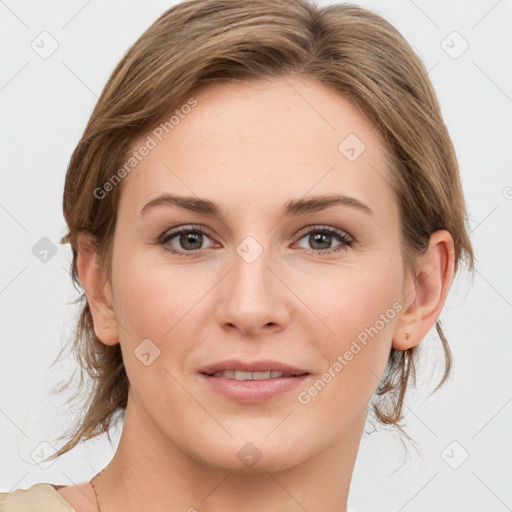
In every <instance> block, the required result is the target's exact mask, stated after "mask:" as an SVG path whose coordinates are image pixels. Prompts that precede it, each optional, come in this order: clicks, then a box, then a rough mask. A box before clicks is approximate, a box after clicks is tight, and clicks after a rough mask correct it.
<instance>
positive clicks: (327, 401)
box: [112, 78, 412, 470]
mask: <svg viewBox="0 0 512 512" xmlns="http://www.w3.org/2000/svg"><path fill="white" fill-rule="evenodd" d="M194 99H195V100H196V101H197V104H195V103H193V102H191V103H189V104H190V105H192V104H194V105H195V106H193V108H190V109H189V108H184V109H181V110H180V109H178V110H179V113H180V115H178V116H177V117H176V118H175V119H174V124H173V125H172V126H173V127H172V128H170V126H171V125H167V126H166V129H162V127H160V129H157V130H156V131H153V132H150V133H148V134H146V135H145V136H144V137H141V138H140V140H139V141H137V143H136V144H135V145H134V147H133V149H134V150H140V148H141V147H142V146H143V145H146V147H147V148H149V149H148V151H145V150H142V151H139V153H138V154H139V157H140V161H139V163H138V164H137V165H136V167H135V168H134V169H133V170H132V171H131V172H130V174H129V175H128V176H127V177H126V178H125V182H124V183H123V187H124V188H123V192H122V197H121V201H120V205H119V211H118V220H117V225H116V231H115V238H114V248H113V263H112V269H113V270H112V271H113V273H112V299H113V309H114V311H115V318H116V320H117V326H118V327H117V333H118V336H119V340H120V343H121V348H122V352H123V358H124V363H125V366H126V369H127V373H128V377H129V380H130V384H131V389H130V399H129V406H128V407H129V409H130V408H132V415H131V422H132V423H131V425H130V428H134V429H138V430H139V432H140V435H141V436H147V438H148V439H149V438H150V437H151V438H152V439H156V438H158V439H161V440H162V439H163V440H164V441H165V442H166V443H170V444H169V446H173V447H174V448H177V449H179V450H180V451H182V452H183V453H186V454H188V455H189V456H191V457H192V458H193V459H195V460H197V461H201V462H204V463H207V464H208V465H213V466H218V467H224V468H232V469H238V470H244V469H245V470H250V468H251V467H252V466H253V465H254V467H255V468H256V470H261V469H262V468H264V469H267V470H270V469H272V470H277V469H282V468H286V467H291V466H293V465H295V464H298V463H300V462H302V461H305V460H306V459H309V458H310V457H312V456H313V455H316V454H319V453H320V452H324V451H325V450H326V449H327V448H332V447H333V446H335V445H336V443H340V442H341V440H342V439H343V438H344V437H345V438H346V437H347V436H350V435H353V436H354V438H360V435H361V429H362V427H363V426H364V421H365V418H366V413H367V407H368V403H369V401H370V399H371V397H372V395H373V393H374V391H375V389H376V387H377V386H378V384H379V381H380V378H381V377H382V374H383V371H384V369H385V366H386V362H387V359H388V355H389V352H390V349H391V346H392V341H393V333H394V330H395V328H396V326H397V321H398V319H399V317H400V315H401V313H400V311H401V310H403V311H405V309H407V305H408V303H409V302H410V300H411V299H412V297H410V296H408V294H407V292H408V289H407V287H408V283H407V282H406V280H405V274H404V268H403V261H402V257H401V248H400V225H399V211H398V206H397V203H396V201H395V199H394V197H393V194H392V190H391V187H390V184H389V181H390V177H389V175H388V173H387V170H386V168H385V149H384V146H383V143H382V141H381V139H380V137H379V134H378V131H377V130H376V129H374V128H373V127H372V125H371V124H369V122H367V121H366V120H365V118H364V117H363V116H362V115H361V113H360V112H359V110H358V109H357V108H356V107H354V106H353V105H352V104H351V103H350V102H348V101H347V100H346V99H345V98H343V97H342V96H340V95H339V94H338V93H336V92H333V91H331V90H330V89H327V88H325V87H324V86H323V85H320V84H318V83H316V82H313V81H306V80H297V79H291V78H290V79H287V80H275V81H270V82H266V83H251V84H247V85H234V84H219V85H215V86H211V87H208V88H206V89H203V90H200V91H199V92H198V94H197V95H194ZM185 112H188V113H185ZM170 115H171V114H170ZM170 115H169V117H170ZM176 119H178V120H179V121H176ZM166 130H167V132H168V133H166ZM148 136H149V138H148ZM150 139H151V141H152V142H150ZM153 146H154V147H153ZM142 153H144V154H146V153H147V154H146V155H145V156H141V155H142ZM171 195H172V196H173V197H174V198H175V199H172V198H171V197H170V196H171ZM343 196H345V197H346V198H350V199H345V200H341V201H339V202H335V201H334V200H333V201H327V200H326V198H330V199H334V198H335V197H338V198H341V197H343ZM166 197H167V198H166ZM184 198H187V199H184ZM155 200H156V201H155ZM178 200H179V201H181V204H182V206H178V205H177V201H178ZM205 202H206V203H205ZM213 210H215V211H214V212H213ZM178 230H182V232H181V234H180V233H178V234H176V232H178ZM409 291H410V290H409ZM233 360H237V361H238V362H233ZM226 361H231V362H227V363H223V362H226ZM262 361H263V365H262V366H260V367H255V366H251V365H252V364H253V363H258V362H262ZM265 361H267V362H268V361H270V363H268V365H267V366H265V363H264V362H265ZM245 365H247V366H245ZM280 365H287V366H289V367H293V368H294V369H295V370H294V372H290V373H293V375H294V376H287V375H288V374H287V373H285V374H283V375H282V376H280V375H281V374H279V373H274V374H270V375H269V374H268V373H263V372H265V371H275V372H279V371H281V370H282V368H281V366H280ZM251 369H253V370H259V373H257V374H256V375H252V373H251V374H246V373H237V374H234V373H233V372H231V373H230V371H234V370H251ZM222 370H226V371H227V373H221V374H218V376H208V375H206V374H205V373H208V374H211V373H214V372H215V371H222ZM301 373H304V374H305V375H302V376H298V374H301ZM219 375H220V376H219ZM235 376H236V377H238V378H256V379H262V380H245V381H240V380H238V379H235V378H233V377H235ZM125 428H126V426H125Z"/></svg>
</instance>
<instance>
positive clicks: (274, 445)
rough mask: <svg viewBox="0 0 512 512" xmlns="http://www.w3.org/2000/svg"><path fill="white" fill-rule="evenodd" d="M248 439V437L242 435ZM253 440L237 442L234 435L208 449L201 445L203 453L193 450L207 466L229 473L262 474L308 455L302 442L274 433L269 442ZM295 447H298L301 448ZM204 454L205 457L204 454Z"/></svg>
mask: <svg viewBox="0 0 512 512" xmlns="http://www.w3.org/2000/svg"><path fill="white" fill-rule="evenodd" d="M244 437H245V438H246V439H250V437H251V436H244ZM254 437H255V438H256V440H255V441H254V442H252V441H249V440H247V441H245V440H244V441H239V440H238V439H237V438H235V439H230V440H229V442H226V443H223V444H218V443H215V445H214V446H211V447H210V448H208V447H206V446H205V447H204V450H205V451H204V452H203V453H197V447H196V456H197V459H198V460H200V461H202V462H203V463H204V464H207V465H208V466H211V467H214V468H216V469H220V470H223V471H230V472H233V473H264V472H276V471H283V470H286V469H289V468H291V467H293V466H296V465H297V464H299V463H301V462H302V461H304V460H306V459H307V458H309V457H310V456H311V455H312V453H306V450H305V448H306V446H305V444H304V442H303V441H302V442H296V441H294V440H293V439H290V438H279V437H278V436H276V438H275V439H273V440H272V441H270V440H266V439H264V438H263V439H262V438H261V437H260V436H254ZM297 446H302V449H301V450H298V449H297ZM205 453H207V454H208V456H207V457H205V456H204V454H205Z"/></svg>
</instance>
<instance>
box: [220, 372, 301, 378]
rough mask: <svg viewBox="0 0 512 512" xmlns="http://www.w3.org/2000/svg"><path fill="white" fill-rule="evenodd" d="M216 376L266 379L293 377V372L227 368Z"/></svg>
mask: <svg viewBox="0 0 512 512" xmlns="http://www.w3.org/2000/svg"><path fill="white" fill-rule="evenodd" d="M213 376H214V377H224V378H227V379H235V380H264V379H278V378H279V377H283V376H284V377H292V374H291V373H285V372H278V371H268V372H244V371H242V370H225V371H222V372H217V373H215V374H214V375H213Z"/></svg>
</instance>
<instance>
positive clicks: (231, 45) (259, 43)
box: [52, 0, 473, 458]
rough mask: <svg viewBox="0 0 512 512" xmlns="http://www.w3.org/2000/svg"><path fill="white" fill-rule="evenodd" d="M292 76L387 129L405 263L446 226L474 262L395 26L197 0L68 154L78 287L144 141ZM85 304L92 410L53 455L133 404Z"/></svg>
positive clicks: (112, 93) (339, 14)
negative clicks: (82, 262)
mask: <svg viewBox="0 0 512 512" xmlns="http://www.w3.org/2000/svg"><path fill="white" fill-rule="evenodd" d="M290 76H297V77H303V78H307V79H312V80H315V81H317V82H320V83H322V84H325V85H326V86H328V87H330V88H332V89H334V90H335V91H337V92H339V93H340V94H341V95H343V96H344V97H346V98H347V99H349V100H350V101H351V102H353V103H354V104H355V105H357V106H358V107H359V108H360V109H361V111H362V112H363V113H364V115H366V116H367V118H368V119H369V120H370V121H371V122H372V123H373V124H374V125H375V126H376V128H377V129H378V130H379V132H380V134H381V135H382V137H383V140H384V141H385V143H386V145H387V148H388V149H389V154H390V163H389V165H390V167H391V173H392V177H393V183H392V186H393V191H394V193H395V196H396V200H397V202H398V205H399V207H400V215H401V229H402V252H403V256H404V263H405V265H406V268H407V269H408V270H409V271H412V270H414V261H415V257H416V256H417V255H418V254H421V253H422V252H423V251H424V250H425V249H426V248H427V246H428V241H429V237H430V235H431V234H432V233H433V232H435V231H437V230H441V229H445V230H447V231H449V232H450V233H451V235H452V237H453V240H454V246H455V264H456V269H457V268H458V266H459V265H458V264H459V262H460V261H462V260H465V261H466V262H467V264H468V267H469V268H471V269H472V268H473V251H472V247H471V242H470V239H469V236H468V232H467V228H466V224H467V214H466V208H465V203H464V197H463V192H462V187H461V183H460V178H459V172H458V165H457V160H456V156H455V152H454V148H453V145H452V142H451V139H450V137H449V134H448V131H447V128H446V126H445V124H444V122H443V119H442V115H441V111H440V108H439V104H438V101H437V98H436V95H435V92H434V90H433V87H432V85H431V83H430V80H429V78H428V73H427V70H426V69H425V67H424V65H423V63H422V62H421V60H420V59H419V57H418V56H417V55H416V54H415V53H414V51H413V50H412V49H411V47H410V46H409V44H408V43H407V42H406V40H405V39H404V38H403V37H402V36H401V35H400V33H399V32H398V31H397V30H396V29H395V28H394V27H393V26H392V25H390V24H389V23H388V22H387V21H386V20H384V19H383V18H382V17H380V16H378V15H377V14H375V13H373V12H371V11H368V10H366V9H363V8H360V7H357V6H354V5H350V4H340V5H330V6H327V7H322V8H321V7H319V6H317V5H315V4H313V3H311V2H310V1H308V0H295V1H289V0H244V1H243V2H240V1H232V0H193V1H186V2H182V3H180V4H178V5H176V6H174V7H172V8H171V9H169V10H168V11H166V12H165V13H164V14H163V15H161V16H160V17H159V18H158V19H157V20H156V21H155V22H154V23H153V24H152V25H151V26H150V27H149V28H148V29H147V30H146V32H144V34H143V35H142V36H141V37H140V38H139V39H138V41H136V42H135V44H134V45H133V46H132V47H131V48H130V49H129V50H128V52H127V53H126V54H125V56H124V57H123V58H122V60H121V61H120V62H119V64H118V65H117V66H116V68H115V69H114V71H113V73H112V75H111V77H110V79H109V80H108V82H107V84H106V86H105V88H104V90H103V92H102V94H101V96H100V98H99V100H98V103H97V105H96V107H95V109H94V111H93V113H92V115H91V118H90V120H89V122H88V124H87V127H86V129H85V131H84V134H83V136H82V138H81V139H80V141H79V143H78V145H77V147H76V149H75V150H74V152H73V155H72V157H71V160H70V163H69V167H68V170H67V174H66V182H65V189H64V198H63V210H64V217H65V219H66V222H67V225H68V233H67V234H66V235H65V236H64V237H63V238H62V240H61V243H70V244H71V248H72V251H73V261H72V264H71V274H72V278H73V282H74V283H75V286H77V288H78V290H79V291H82V288H81V284H80V281H79V279H78V275H77V266H76V263H77V252H78V246H77V236H78V234H79V233H80V232H82V231H85V232H88V233H90V234H92V235H93V237H94V242H95V246H96V248H97V251H98V257H99V258H100V261H101V265H102V267H103V268H104V271H105V276H106V277H107V278H108V279H109V278H110V275H111V254H112V252H111V250H112V240H113V234H114V229H115V225H116V215H117V206H118V203H119V198H120V194H121V191H122V185H123V182H122V181H121V182H120V183H119V184H118V185H117V186H115V187H113V188H112V190H111V191H109V193H108V194H106V195H105V197H103V198H101V199H98V198H97V197H96V195H95V193H94V191H95V190H96V189H97V188H98V187H102V186H103V184H105V183H106V182H107V181H108V180H109V179H111V178H112V176H113V175H114V174H115V172H116V171H117V170H118V169H120V167H121V166H122V165H123V162H125V161H126V158H127V156H128V155H129V152H130V150H132V149H133V148H132V145H133V143H134V141H135V140H136V139H137V138H138V137H140V136H141V135H144V134H146V133H147V132H148V131H149V130H151V129H154V128H155V127H156V126H158V124H159V123H160V122H161V121H162V119H165V118H166V117H167V118H168V117H169V113H170V112H171V111H172V110H173V109H174V108H177V107H179V106H180V105H182V104H184V103H185V102H186V101H187V98H189V97H190V95H191V94H192V92H193V91H196V90H198V89H199V88H201V87H207V86H208V85H209V84H213V83H219V82H240V83H243V82H247V81H250V80H259V79H267V78H269V79H271V78H281V77H290ZM77 302H79V303H80V313H79V318H78V322H77V326H76V331H75V333H74V339H73V344H72V347H71V348H72V349H73V350H74V351H75V355H76V357H77V359H78V362H79V367H80V384H79V387H78V390H77V392H76V393H75V395H74V396H73V397H72V400H76V399H77V398H78V397H79V396H80V395H81V393H82V389H83V386H82V384H83V379H84V376H87V377H88V378H89V379H90V382H91V386H89V388H86V393H84V395H85V404H84V406H83V407H84V409H85V413H84V414H83V416H81V417H78V418H77V421H76V423H75V425H74V426H73V428H72V433H71V435H70V436H68V437H69V438H70V440H69V441H68V442H67V443H66V444H65V445H64V446H63V447H62V448H60V450H58V452H56V453H55V454H54V457H58V456H60V455H62V454H64V453H66V452H67V451H69V450H71V449H72V448H74V447H75V446H76V445H77V444H78V443H80V442H81V441H82V440H87V439H90V438H92V437H95V436H97V435H100V434H102V433H107V435H108V434H109V430H110V427H111V425H112V424H113V423H115V417H116V415H120V416H123V415H124V413H125V410H126V404H127V397H128V389H129V382H128V378H127V375H126V372H125V368H124V364H123V358H122V355H121V350H120V346H119V344H116V345H114V346H107V345H105V344H103V343H102V342H101V341H100V340H99V339H98V338H97V337H96V336H95V334H94V329H93V319H92V317H91V312H90V309H89V305H88V303H87V300H86V297H85V294H84V293H81V296H80V297H79V299H78V300H77ZM436 330H437V333H438V334H439V337H440V339H441V342H442V346H443V349H444V354H445V368H444V375H443V377H442V379H441V381H440V382H439V384H438V385H437V387H436V388H435V390H434V391H436V390H437V389H438V388H439V387H440V386H441V385H442V384H443V383H444V382H445V381H446V379H447V378H448V375H449V373H450V368H451V362H452V358H451V352H450V348H449V346H448V343H447V340H446V338H445V336H444V333H443V330H442V327H441V322H440V320H438V321H437V323H436ZM418 348H419V347H418V346H416V347H413V348H410V349H407V350H404V351H400V350H396V349H394V348H393V349H392V350H391V353H390V356H389V361H388V365H387V368H386V371H385V373H384V376H383V378H382V381H381V383H380V385H379V387H378V389H377V391H376V394H375V397H374V398H375V399H376V400H375V402H374V404H373V412H374V413H375V416H376V418H377V419H378V421H379V422H380V423H381V424H382V425H391V426H395V427H397V428H399V429H400V430H402V428H401V427H400V422H401V420H402V418H403V414H402V404H403V400H404V396H405V392H406V390H407V387H408V383H409V381H410V378H411V377H412V379H413V383H414V385H416V366H415V363H416V359H417V349H418ZM68 384H69V382H68V383H67V384H65V386H67V385H68ZM62 389H63V388H61V389H60V390H59V391H61V390H62ZM62 437H64V436H61V438H60V439H62ZM52 458H53V457H52Z"/></svg>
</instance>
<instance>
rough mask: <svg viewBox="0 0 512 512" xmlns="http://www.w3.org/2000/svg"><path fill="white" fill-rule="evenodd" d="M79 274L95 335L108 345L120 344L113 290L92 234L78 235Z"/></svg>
mask: <svg viewBox="0 0 512 512" xmlns="http://www.w3.org/2000/svg"><path fill="white" fill-rule="evenodd" d="M77 272H78V277H79V278H80V282H81V283H82V287H83V288H84V290H85V294H86V297H87V302H88V304H89V309H90V311H91V315H92V318H93V324H94V333H95V334H96V336H97V337H98V338H99V339H100V340H101V341H102V342H103V343H105V344H106V345H115V344H116V343H119V337H118V332H117V325H116V320H115V313H114V309H113V305H112V288H111V285H110V283H109V282H108V281H105V279H104V275H103V271H102V269H101V267H100V265H99V264H98V261H97V252H96V247H95V246H94V243H93V239H92V235H91V234H90V233H80V234H79V235H78V256H77Z"/></svg>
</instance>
